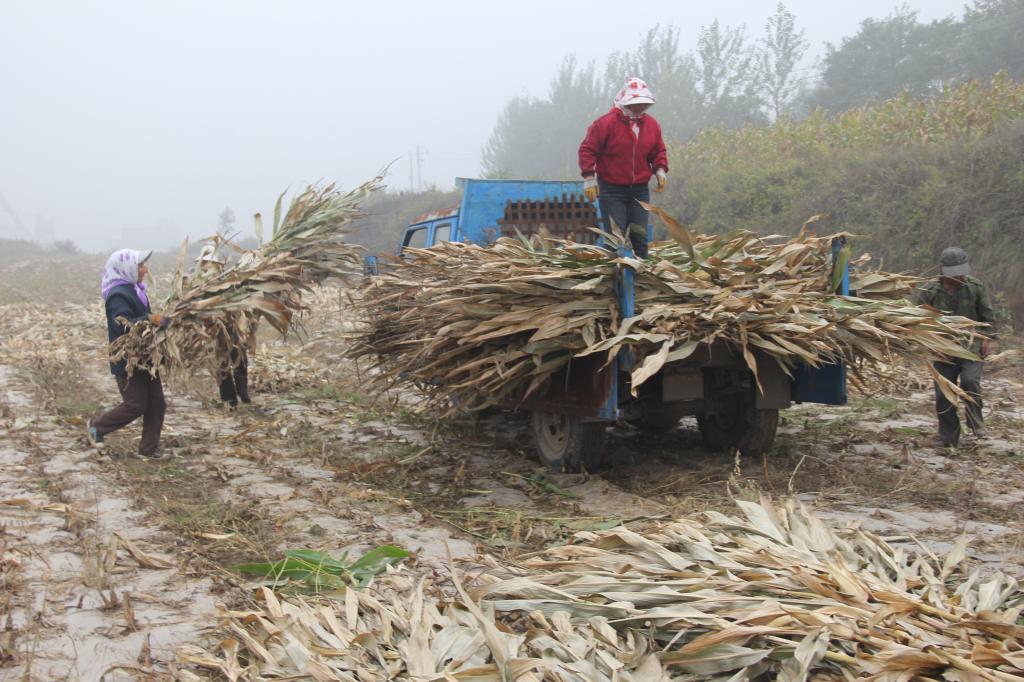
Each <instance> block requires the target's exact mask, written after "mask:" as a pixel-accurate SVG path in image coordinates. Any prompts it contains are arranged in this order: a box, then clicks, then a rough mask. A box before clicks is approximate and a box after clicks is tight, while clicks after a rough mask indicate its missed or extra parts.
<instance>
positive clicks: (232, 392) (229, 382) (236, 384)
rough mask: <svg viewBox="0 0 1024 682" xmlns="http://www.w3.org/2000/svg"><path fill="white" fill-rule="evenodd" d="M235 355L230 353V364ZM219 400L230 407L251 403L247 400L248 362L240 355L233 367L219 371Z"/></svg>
mask: <svg viewBox="0 0 1024 682" xmlns="http://www.w3.org/2000/svg"><path fill="white" fill-rule="evenodd" d="M237 357H238V356H237V353H236V352H234V351H233V352H232V353H231V360H232V362H233V361H234V360H235V359H236V358H237ZM220 399H221V400H223V401H225V402H226V403H228V404H230V405H231V406H232V407H235V406H237V405H238V401H239V400H241V401H242V402H243V403H249V402H252V401H251V400H249V361H248V359H247V358H246V356H245V355H242V357H241V359H240V360H239V361H238V364H236V365H235V366H234V367H231V368H224V369H222V370H221V371H220Z"/></svg>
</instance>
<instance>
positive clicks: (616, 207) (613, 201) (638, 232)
mask: <svg viewBox="0 0 1024 682" xmlns="http://www.w3.org/2000/svg"><path fill="white" fill-rule="evenodd" d="M597 186H598V189H600V190H601V193H600V194H599V195H598V198H597V200H598V202H600V205H601V215H602V216H603V217H604V229H605V231H607V232H611V223H610V222H609V221H614V222H615V224H616V225H617V226H618V228H619V230H621V231H622V232H624V233H628V234H629V241H630V243H631V244H632V245H633V253H634V254H636V256H637V257H638V258H647V220H648V218H647V210H646V209H645V208H644V207H643V206H641V205H640V204H639V203H637V201H638V200H639V201H645V202H646V201H650V200H651V188H650V187H648V185H647V183H646V182H645V183H642V184H637V185H613V184H611V183H608V182H605V181H603V180H601V179H600V178H598V179H597Z"/></svg>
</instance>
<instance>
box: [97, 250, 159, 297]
mask: <svg viewBox="0 0 1024 682" xmlns="http://www.w3.org/2000/svg"><path fill="white" fill-rule="evenodd" d="M151 255H153V252H152V251H135V250H134V249H121V250H120V251H115V252H114V253H112V254H110V258H108V259H107V264H106V265H104V266H103V279H102V280H100V293H101V294H102V295H103V300H106V299H107V296H108V295H110V291H111V289H113V288H114V287H119V286H121V285H122V284H131V285H132V286H133V287H135V293H136V294H137V295H138V297H139V300H140V301H142V304H143V305H145V306H146V307H147V308H148V307H149V296H147V295H146V285H145V283H143V282H140V281H139V264H140V263H145V262H146V261H147V260H149V257H150V256H151Z"/></svg>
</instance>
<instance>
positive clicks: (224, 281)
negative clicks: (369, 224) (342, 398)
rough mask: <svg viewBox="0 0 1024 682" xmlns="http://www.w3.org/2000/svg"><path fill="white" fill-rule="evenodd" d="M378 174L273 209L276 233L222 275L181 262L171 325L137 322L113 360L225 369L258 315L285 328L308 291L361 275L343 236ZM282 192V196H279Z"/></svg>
mask: <svg viewBox="0 0 1024 682" xmlns="http://www.w3.org/2000/svg"><path fill="white" fill-rule="evenodd" d="M380 182H381V178H379V177H378V178H375V179H374V180H372V181H370V182H368V183H365V184H363V185H361V186H360V187H357V188H356V189H354V190H352V191H351V192H349V193H347V194H341V193H339V192H338V191H336V190H335V189H334V185H333V184H331V185H326V186H323V187H309V188H307V189H306V190H305V191H304V192H303V193H302V194H300V195H299V196H297V197H295V198H294V199H292V201H291V205H290V207H289V208H288V211H287V213H286V214H285V215H284V216H283V219H282V217H281V211H280V209H281V199H280V198H279V199H278V203H277V208H276V209H275V211H274V226H273V235H272V237H271V239H270V240H269V241H268V242H267V243H266V244H264V245H263V246H262V247H261V248H260V249H259V250H255V251H245V250H241V249H237V247H234V248H236V249H237V250H239V251H241V252H242V253H241V256H240V258H239V259H238V260H237V261H236V262H234V263H233V264H231V265H229V266H227V267H225V268H224V269H223V270H222V271H221V272H220V273H218V274H216V275H213V276H209V277H191V278H190V277H188V276H187V275H186V274H185V273H184V263H183V262H182V263H179V266H178V272H177V273H176V275H175V278H174V282H175V284H174V286H173V293H172V295H171V297H170V298H169V300H168V301H167V302H166V304H165V305H164V307H163V309H164V312H165V314H166V316H167V317H168V318H170V325H169V326H168V327H167V328H166V329H163V330H162V329H160V328H158V327H157V326H155V325H153V324H152V323H150V322H148V321H144V322H140V323H136V324H133V325H132V326H131V329H130V330H129V332H128V333H127V334H125V335H124V336H123V337H121V338H120V339H118V340H117V341H116V342H115V343H114V344H113V346H112V348H111V359H112V361H115V362H116V361H118V360H120V359H126V360H127V362H128V371H129V372H131V371H133V370H134V368H136V367H139V368H142V369H145V370H146V371H149V372H151V373H156V372H161V373H164V374H171V375H173V374H174V373H176V372H180V371H183V370H186V369H190V368H201V367H205V368H208V369H211V370H216V369H218V368H220V366H221V365H222V364H224V363H225V359H226V358H230V357H238V355H237V354H233V353H232V350H235V349H248V348H250V347H251V346H252V344H253V343H254V334H255V329H256V325H257V324H258V322H259V321H260V320H261V319H264V320H266V321H267V322H269V323H270V325H271V326H273V327H274V329H276V330H277V331H279V332H280V333H281V334H285V333H286V332H287V331H288V330H289V329H291V328H293V327H294V325H295V323H296V317H295V316H296V314H297V313H300V312H301V311H303V310H304V309H305V307H304V304H303V302H302V298H303V295H304V293H306V292H308V291H309V290H310V288H311V287H312V286H314V285H316V284H318V283H320V282H323V281H324V280H326V279H328V278H331V277H348V276H354V275H358V274H360V273H361V259H360V257H359V251H358V248H357V247H355V246H353V245H351V244H347V243H345V242H344V241H343V239H342V236H343V231H344V228H345V226H346V225H348V224H350V223H351V222H352V221H354V220H356V219H357V218H360V217H362V216H363V213H362V212H361V211H360V209H359V205H360V203H361V202H362V201H363V199H365V198H366V196H367V195H368V194H369V193H370V192H372V191H374V190H376V189H378V188H379V187H380V186H381V185H380ZM282 196H283V195H282Z"/></svg>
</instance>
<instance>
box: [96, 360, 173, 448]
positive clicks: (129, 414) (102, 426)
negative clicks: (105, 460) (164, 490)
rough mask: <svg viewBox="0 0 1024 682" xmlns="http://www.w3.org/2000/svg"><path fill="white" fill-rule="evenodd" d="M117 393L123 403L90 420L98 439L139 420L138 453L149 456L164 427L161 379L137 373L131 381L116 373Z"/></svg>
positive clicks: (157, 444)
mask: <svg viewBox="0 0 1024 682" xmlns="http://www.w3.org/2000/svg"><path fill="white" fill-rule="evenodd" d="M114 378H116V379H117V390H119V391H120V392H121V399H122V400H123V401H124V402H122V403H121V404H120V405H118V406H117V407H113V408H111V409H109V410H107V411H106V412H104V413H103V414H101V415H100V416H98V417H96V418H95V419H93V420H92V424H93V426H95V427H96V432H97V433H98V434H99V435H100V436H105V435H106V434H108V433H110V432H112V431H117V430H118V429H120V428H122V427H124V426H128V424H131V423H132V422H133V421H135V420H136V419H138V418H139V417H142V441H141V442H140V443H139V452H140V453H141V454H143V455H152V454H153V453H155V452H156V449H157V446H159V445H160V430H161V429H162V428H163V426H164V412H166V410H167V403H166V402H164V387H163V384H161V383H160V377H153V376H150V375H149V373H148V372H143V371H142V370H139V371H137V372H135V373H134V374H132V376H131V378H129V377H126V376H124V375H123V374H115V375H114Z"/></svg>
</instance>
